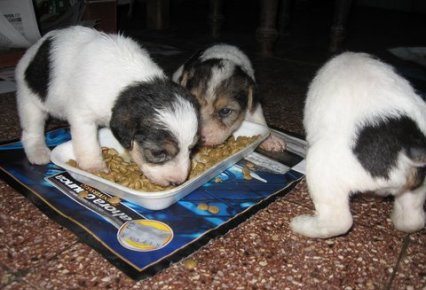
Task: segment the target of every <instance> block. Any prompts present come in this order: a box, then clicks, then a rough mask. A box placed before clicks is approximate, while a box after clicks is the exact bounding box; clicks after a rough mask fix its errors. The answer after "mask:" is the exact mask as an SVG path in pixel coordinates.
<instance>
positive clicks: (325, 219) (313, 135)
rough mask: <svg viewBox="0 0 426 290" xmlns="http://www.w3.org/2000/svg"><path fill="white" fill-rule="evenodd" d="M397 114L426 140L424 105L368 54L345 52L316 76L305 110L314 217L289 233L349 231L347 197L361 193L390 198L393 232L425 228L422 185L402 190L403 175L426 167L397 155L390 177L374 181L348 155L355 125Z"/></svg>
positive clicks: (296, 221)
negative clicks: (410, 121)
mask: <svg viewBox="0 0 426 290" xmlns="http://www.w3.org/2000/svg"><path fill="white" fill-rule="evenodd" d="M400 115H407V116H410V117H411V118H413V119H414V121H415V122H416V123H417V125H418V127H419V128H420V130H421V131H422V132H423V134H425V135H426V104H425V102H424V101H423V100H422V99H421V98H420V97H419V96H418V95H416V93H415V92H414V90H413V89H412V87H411V86H410V85H409V83H408V82H407V81H406V80H405V79H403V78H401V77H400V76H398V75H397V74H395V73H394V71H393V69H392V68H391V67H390V66H389V65H387V64H384V63H382V62H380V61H378V60H375V59H374V58H372V57H370V56H369V55H367V54H362V53H351V52H347V53H343V54H341V55H339V56H337V57H335V58H333V59H332V60H331V61H329V62H328V63H327V64H325V65H324V66H323V67H322V68H321V69H320V70H319V71H318V73H317V75H316V76H315V78H314V80H313V81H312V83H311V85H310V87H309V91H308V95H307V99H306V104H305V111H304V126H305V130H306V134H307V141H308V144H309V148H308V151H307V157H306V163H307V168H306V178H307V184H308V188H309V192H310V195H311V197H312V200H313V202H314V204H315V209H316V213H315V216H299V217H296V218H295V219H293V221H292V222H291V227H292V229H293V230H294V231H296V232H298V233H300V234H302V235H305V236H309V237H319V238H327V237H332V236H336V235H340V234H344V233H345V232H347V231H348V230H349V229H350V227H351V226H352V215H351V213H350V209H349V196H350V194H351V193H354V192H363V191H377V192H386V193H389V194H394V195H395V206H394V212H393V214H392V220H393V222H394V225H395V226H396V228H397V229H399V230H402V231H407V232H411V231H415V230H419V229H422V228H423V227H424V224H425V213H424V211H423V203H424V200H425V197H426V184H425V183H423V185H422V186H420V187H419V188H417V189H416V190H415V191H416V192H415V193H413V192H401V190H402V186H403V185H404V184H405V182H406V177H407V174H408V171H409V170H410V169H412V168H413V167H415V166H425V164H413V162H412V161H411V160H409V159H408V158H407V157H406V156H405V155H403V154H402V153H401V154H400V155H399V158H398V162H397V165H396V166H395V167H394V168H393V169H392V171H391V172H390V176H389V179H384V178H374V177H372V176H371V174H369V172H367V171H366V170H365V169H364V168H363V167H362V166H361V164H360V163H359V161H358V159H357V158H356V156H355V155H354V153H353V152H352V148H353V146H354V145H355V142H356V125H359V124H374V123H376V122H378V121H380V120H382V119H384V118H386V117H390V116H400ZM372 158H374V157H373V156H372Z"/></svg>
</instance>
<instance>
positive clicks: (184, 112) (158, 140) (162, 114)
mask: <svg viewBox="0 0 426 290" xmlns="http://www.w3.org/2000/svg"><path fill="white" fill-rule="evenodd" d="M16 81H17V103H18V111H19V117H20V123H21V127H22V136H21V140H22V144H23V146H24V150H25V153H26V155H27V157H28V160H29V161H30V162H31V163H33V164H46V163H48V162H49V160H50V150H49V148H48V147H47V146H46V143H45V140H44V124H45V120H46V118H47V117H48V115H49V114H50V115H51V116H53V117H56V118H59V119H64V120H66V121H68V122H69V124H70V127H71V135H72V143H73V148H74V153H75V156H76V161H77V163H78V165H79V167H81V168H82V169H84V170H87V171H91V172H98V171H107V170H108V169H107V167H106V164H105V162H104V160H103V158H102V153H101V148H100V146H99V143H98V140H97V129H98V127H102V126H105V127H110V128H111V130H112V132H113V134H114V135H115V137H116V138H117V140H118V141H119V142H120V143H121V145H122V146H123V147H125V148H127V149H129V151H130V154H131V155H132V157H133V160H135V162H136V163H137V164H138V165H139V167H140V168H141V170H142V172H144V174H145V175H146V176H147V177H148V178H149V179H150V180H151V181H153V182H154V183H157V184H159V185H163V186H167V185H169V184H179V183H182V182H184V181H185V180H186V179H187V177H188V173H189V169H190V165H191V163H190V150H191V148H192V147H193V146H194V145H195V144H196V143H197V139H198V135H197V132H198V111H199V108H198V103H197V101H196V99H195V98H194V97H193V96H192V95H191V94H190V93H189V92H187V91H186V90H185V89H183V88H182V87H180V86H178V85H176V84H175V83H173V82H172V81H171V80H169V79H167V77H166V75H165V74H164V72H163V71H162V70H161V69H160V67H159V66H158V65H157V64H156V63H154V62H153V60H152V59H151V58H150V56H149V54H148V52H147V51H146V50H144V49H143V48H141V47H140V46H139V45H138V44H137V43H136V42H135V41H133V40H131V39H130V38H127V37H124V36H122V35H116V34H105V33H101V32H98V31H96V30H94V29H90V28H85V27H82V26H74V27H70V28H66V29H62V30H55V31H51V32H49V33H48V34H46V35H45V36H44V37H43V38H41V39H40V40H39V41H38V42H37V43H35V44H34V45H33V46H32V47H31V48H29V49H28V51H27V52H26V53H25V55H24V56H23V57H22V59H21V60H20V62H19V63H18V65H17V68H16ZM182 128H185V129H182Z"/></svg>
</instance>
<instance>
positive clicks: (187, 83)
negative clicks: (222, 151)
mask: <svg viewBox="0 0 426 290" xmlns="http://www.w3.org/2000/svg"><path fill="white" fill-rule="evenodd" d="M173 80H174V81H175V82H177V83H179V84H180V85H182V86H184V87H185V88H187V89H188V90H189V91H190V92H191V93H192V94H194V95H195V96H196V97H197V99H198V101H199V103H200V106H201V109H200V112H201V115H200V118H201V120H200V122H201V124H200V130H201V138H202V141H203V143H204V144H205V145H207V146H214V145H218V144H221V143H223V142H224V141H225V140H226V139H227V138H228V137H229V136H230V135H231V134H232V133H233V132H234V131H235V130H237V129H238V128H239V127H240V126H241V123H242V122H243V121H244V120H248V121H252V122H255V123H259V124H262V125H265V126H266V121H265V117H264V116H263V111H262V106H261V104H260V102H259V101H258V99H257V98H256V94H255V93H254V90H255V86H256V81H255V76H254V70H253V67H252V64H251V62H250V60H249V58H248V57H247V56H246V55H245V54H244V53H243V52H242V51H241V50H240V49H239V48H237V47H235V46H232V45H227V44H217V45H213V46H211V47H209V48H207V49H205V50H201V51H199V52H198V53H196V54H194V55H193V56H192V57H191V58H190V59H188V61H186V62H185V63H184V64H183V65H182V66H180V67H179V68H178V70H177V71H176V72H175V73H174V74H173ZM261 147H262V148H263V149H266V150H269V151H282V150H284V149H285V142H284V140H282V139H280V138H278V137H276V136H274V135H271V136H270V137H269V138H268V139H266V140H265V141H264V142H263V143H262V144H261Z"/></svg>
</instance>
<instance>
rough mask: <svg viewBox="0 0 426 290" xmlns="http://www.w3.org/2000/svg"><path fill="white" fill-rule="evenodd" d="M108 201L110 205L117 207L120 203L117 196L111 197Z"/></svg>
mask: <svg viewBox="0 0 426 290" xmlns="http://www.w3.org/2000/svg"><path fill="white" fill-rule="evenodd" d="M108 201H109V203H110V204H112V205H117V204H119V203H120V202H121V200H120V198H119V197H118V196H111V197H110V198H109V200H108Z"/></svg>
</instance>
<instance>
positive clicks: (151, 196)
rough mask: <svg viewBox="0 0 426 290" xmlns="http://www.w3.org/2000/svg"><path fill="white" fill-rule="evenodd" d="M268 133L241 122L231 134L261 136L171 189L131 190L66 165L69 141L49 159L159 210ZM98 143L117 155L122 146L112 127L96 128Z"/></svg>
mask: <svg viewBox="0 0 426 290" xmlns="http://www.w3.org/2000/svg"><path fill="white" fill-rule="evenodd" d="M269 134H270V130H269V129H268V128H267V127H265V126H262V125H259V124H255V123H252V122H248V121H244V122H243V124H242V126H241V127H240V128H239V129H238V130H237V131H236V132H234V136H235V137H238V136H254V135H260V138H258V139H257V140H256V141H255V142H253V143H251V144H250V145H248V146H247V147H245V148H243V149H241V150H240V151H239V152H237V153H235V154H233V155H231V156H229V157H227V158H226V159H224V160H222V161H221V162H219V163H217V164H216V165H214V166H212V167H210V168H209V169H207V170H206V171H204V172H203V173H202V174H200V175H198V176H196V177H194V178H192V179H190V180H187V181H186V182H184V183H182V184H181V185H179V186H177V187H174V188H172V189H167V190H164V191H156V192H146V191H139V190H134V189H131V188H128V187H125V186H123V185H120V184H117V183H114V182H112V181H109V180H106V179H103V178H101V177H98V176H96V175H94V174H91V173H89V172H86V171H83V170H81V169H78V168H76V167H73V166H71V165H68V164H67V162H68V161H69V160H70V159H75V156H74V152H73V148H72V143H71V141H68V142H66V143H63V144H61V145H59V146H57V147H55V148H54V149H53V151H52V153H51V160H52V162H53V163H54V164H56V165H57V166H60V167H62V168H64V169H65V170H66V171H68V172H69V174H70V175H71V176H72V177H73V178H75V179H76V180H78V181H80V182H82V183H85V184H87V185H90V186H92V187H94V188H96V189H98V190H100V191H103V192H106V193H109V194H111V195H115V196H119V197H120V198H122V199H125V200H128V201H132V202H134V203H136V204H138V205H140V206H142V207H145V208H147V209H151V210H161V209H164V208H167V207H169V206H170V205H172V204H173V203H175V202H176V201H178V200H179V199H181V198H182V197H184V196H186V195H187V194H189V193H190V192H192V191H193V190H195V189H196V188H198V187H200V186H201V185H203V184H204V183H206V182H207V181H209V180H210V179H212V178H214V177H216V176H217V175H218V174H220V173H221V172H222V171H224V170H225V169H227V168H229V167H231V166H232V165H233V164H235V163H237V162H238V161H239V160H241V159H242V158H244V157H246V156H247V155H249V154H250V153H252V152H253V151H254V150H255V149H256V147H257V146H258V145H259V144H260V143H261V142H262V141H263V140H264V139H265V138H267V137H268V136H269ZM99 142H100V144H101V146H105V147H111V148H114V149H116V150H117V151H118V152H119V153H120V154H121V153H123V152H124V148H123V147H122V146H121V145H120V144H119V143H118V141H117V140H116V139H115V138H114V136H113V134H112V132H111V130H109V129H106V128H104V129H101V130H99Z"/></svg>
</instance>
